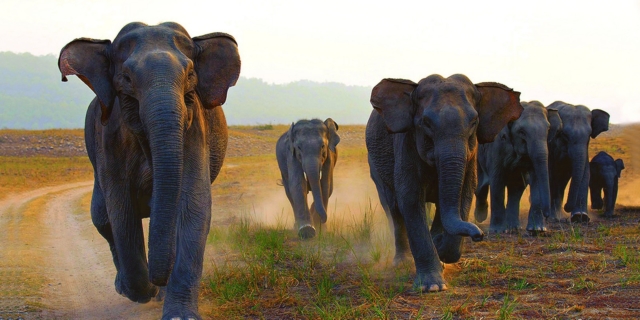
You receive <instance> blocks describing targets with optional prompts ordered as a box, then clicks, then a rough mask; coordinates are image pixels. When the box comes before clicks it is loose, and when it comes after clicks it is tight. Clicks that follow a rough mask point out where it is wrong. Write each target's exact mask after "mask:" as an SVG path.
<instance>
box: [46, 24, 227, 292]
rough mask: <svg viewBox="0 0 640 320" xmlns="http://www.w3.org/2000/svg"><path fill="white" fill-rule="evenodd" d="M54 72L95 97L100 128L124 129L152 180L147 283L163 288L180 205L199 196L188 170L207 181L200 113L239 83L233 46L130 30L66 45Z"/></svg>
mask: <svg viewBox="0 0 640 320" xmlns="http://www.w3.org/2000/svg"><path fill="white" fill-rule="evenodd" d="M58 65H59V68H60V71H61V72H62V79H63V81H66V77H67V76H69V75H76V76H78V77H79V78H80V79H81V80H82V81H83V82H84V83H85V84H87V86H89V87H90V88H91V89H92V90H93V91H94V92H95V94H96V96H97V100H98V101H99V103H100V107H101V113H100V114H101V115H100V118H101V121H102V123H103V125H106V126H107V128H109V127H112V128H116V127H118V126H119V124H120V123H121V124H122V125H124V126H126V128H127V129H128V130H130V132H132V133H133V134H134V135H135V137H136V139H137V140H138V144H139V145H140V147H141V149H142V150H143V151H144V156H145V157H146V160H147V162H148V164H149V167H150V170H151V175H152V179H153V186H152V189H153V190H152V198H151V201H150V203H149V206H150V209H151V213H150V218H151V221H150V227H149V229H150V230H149V278H150V280H151V282H153V283H154V284H156V285H166V284H167V281H168V278H169V275H170V274H171V271H172V268H173V264H174V261H175V258H176V241H177V239H176V232H177V231H176V230H181V229H180V226H178V225H177V223H176V221H177V216H178V215H180V214H184V212H183V211H185V210H188V209H185V206H186V205H185V204H184V203H182V202H184V201H183V199H182V197H183V196H184V194H185V193H192V192H205V191H203V190H195V191H194V190H191V189H190V188H192V186H191V185H192V183H190V181H191V180H190V179H193V175H194V173H193V172H191V171H190V170H192V167H194V166H197V165H196V164H203V165H206V168H200V169H202V170H200V171H202V172H205V174H206V175H207V176H208V175H209V168H208V164H209V160H208V159H209V158H208V157H209V151H208V148H207V143H208V140H207V136H206V135H207V132H208V131H207V130H208V128H207V127H206V126H207V125H208V124H207V123H206V121H204V120H203V119H204V116H203V113H204V112H205V111H204V109H212V108H216V107H219V106H220V105H222V104H223V103H224V102H225V100H226V96H227V90H228V88H229V87H231V86H233V85H234V84H235V83H236V81H237V79H238V77H239V73H240V56H239V53H238V48H237V44H236V41H235V40H234V38H233V37H232V36H230V35H228V34H224V33H211V34H207V35H204V36H199V37H195V38H191V37H190V36H189V34H188V33H187V31H186V30H185V29H184V28H183V27H182V26H180V25H179V24H177V23H172V22H167V23H162V24H160V25H157V26H148V25H146V24H143V23H139V22H136V23H130V24H127V25H126V26H125V27H124V28H123V29H122V30H121V31H120V33H119V34H118V35H117V36H116V38H115V39H114V40H113V42H111V41H109V40H94V39H89V38H79V39H76V40H74V41H72V42H70V43H69V44H67V45H66V46H65V47H64V48H62V51H61V52H60V58H59V61H58ZM115 104H118V105H119V108H120V110H119V115H120V117H119V118H116V119H114V118H113V116H111V115H112V111H113V110H114V105H115ZM203 108H204V109H203ZM194 119H195V120H194ZM112 121H114V122H115V123H114V124H113V125H112V126H109V124H110V123H111V122H112ZM113 138H114V139H118V138H119V137H118V136H117V135H113ZM204 149H206V151H203V150H204ZM185 163H190V164H192V165H190V166H185V165H184V164H185ZM209 185H210V181H209ZM206 192H208V193H210V189H207V190H206ZM209 206H210V205H209ZM209 210H210V209H209ZM208 223H209V222H208V221H207V222H206V224H207V230H208ZM180 232H181V233H183V232H189V231H185V230H182V231H180Z"/></svg>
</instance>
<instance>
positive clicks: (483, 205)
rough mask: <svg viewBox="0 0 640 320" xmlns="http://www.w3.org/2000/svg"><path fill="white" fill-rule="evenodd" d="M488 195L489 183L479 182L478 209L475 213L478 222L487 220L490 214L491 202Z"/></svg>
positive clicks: (477, 192) (477, 193) (477, 191)
mask: <svg viewBox="0 0 640 320" xmlns="http://www.w3.org/2000/svg"><path fill="white" fill-rule="evenodd" d="M481 181H482V180H481ZM488 196H489V184H478V188H477V189H476V209H475V210H474V213H473V214H474V217H475V219H476V222H483V221H485V220H486V219H487V216H488V215H489V203H488V201H487V197H488Z"/></svg>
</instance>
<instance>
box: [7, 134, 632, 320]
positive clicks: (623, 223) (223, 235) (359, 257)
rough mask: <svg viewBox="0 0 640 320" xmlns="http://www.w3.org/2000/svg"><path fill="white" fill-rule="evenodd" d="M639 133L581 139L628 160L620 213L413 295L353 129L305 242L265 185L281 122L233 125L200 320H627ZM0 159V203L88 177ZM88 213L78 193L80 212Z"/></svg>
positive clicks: (72, 167) (465, 263)
mask: <svg viewBox="0 0 640 320" xmlns="http://www.w3.org/2000/svg"><path fill="white" fill-rule="evenodd" d="M638 128H640V127H636V129H635V130H636V131H633V132H634V133H629V132H631V131H629V130H627V129H624V128H617V129H616V130H612V131H611V132H607V133H604V134H602V135H601V136H600V137H598V139H595V140H592V142H591V155H592V156H593V155H595V153H596V152H597V151H600V150H605V151H607V152H609V153H610V154H612V156H614V157H616V158H617V157H622V158H623V159H625V163H627V169H626V170H625V171H623V174H622V178H621V190H620V197H619V199H625V200H624V202H623V201H619V203H621V205H619V206H618V213H619V214H621V217H620V218H617V219H613V220H605V219H603V218H600V217H599V216H598V213H596V212H594V213H593V214H592V216H593V217H594V219H593V220H592V222H591V223H589V224H580V225H575V224H569V223H567V222H559V223H555V224H551V225H550V226H549V229H550V232H548V233H546V234H545V235H544V236H539V237H533V236H529V235H527V234H526V233H522V234H500V235H495V234H494V235H489V236H487V237H486V238H485V241H482V242H479V243H472V242H470V241H466V242H465V248H464V253H463V257H462V259H461V261H460V262H458V263H455V264H447V265H446V269H445V279H446V281H447V282H448V284H449V290H448V291H445V292H441V293H436V294H420V293H416V292H414V291H413V290H412V289H411V284H412V281H413V276H414V275H415V269H414V267H413V263H412V262H410V263H407V264H406V265H402V266H400V267H393V266H392V263H391V261H392V258H393V253H394V252H393V245H392V244H393V239H392V235H391V233H390V231H389V227H388V225H387V221H386V217H385V215H384V213H383V212H382V211H381V209H380V206H379V204H378V200H377V194H376V193H375V188H374V186H373V183H372V182H371V179H370V178H369V177H368V166H367V163H366V154H367V153H366V149H365V147H364V140H363V139H364V127H363V126H341V127H340V130H339V133H340V134H341V137H342V142H341V144H340V145H339V146H338V149H339V152H340V154H339V160H338V165H337V166H336V173H335V174H336V177H335V178H336V182H335V183H336V186H335V188H336V189H335V191H334V195H333V196H332V197H331V199H330V205H329V220H328V223H327V225H326V227H325V228H323V230H321V232H320V234H319V236H318V237H317V238H315V239H312V240H310V241H301V240H299V239H298V238H297V236H296V234H295V232H294V231H293V230H292V225H293V215H292V212H291V208H290V205H289V203H288V201H287V200H286V197H285V196H284V190H283V189H282V187H281V186H279V185H278V184H277V182H278V179H280V173H279V171H278V169H277V165H276V161H275V154H274V149H275V141H276V140H277V138H278V137H279V135H280V134H282V133H283V132H285V131H286V129H287V126H271V127H269V126H261V127H232V128H231V130H230V144H229V150H228V155H227V159H226V160H225V166H224V167H223V170H222V171H221V173H220V176H219V177H218V179H217V180H216V182H215V183H214V184H213V188H212V194H213V197H214V198H213V203H214V204H213V218H212V225H211V232H210V234H209V238H208V244H207V251H206V257H205V266H204V275H203V279H202V283H201V297H200V309H201V313H202V315H203V316H204V317H205V318H214V319H218V318H223V317H224V318H232V319H236V318H238V319H240V318H256V319H261V318H264V319H300V318H302V319H359V318H372V319H418V318H442V319H461V318H487V319H510V318H527V319H528V318H544V319H551V318H558V319H564V318H592V319H596V318H607V317H608V318H638V317H640V307H639V306H640V301H639V298H638V297H640V254H639V251H638V248H639V247H640V224H639V223H638V222H639V220H640V208H638V201H637V197H636V196H635V192H636V190H638V189H637V188H638V187H637V183H636V182H635V181H637V180H638V178H639V177H638V176H639V174H638V169H637V168H639V166H638V165H637V161H638V159H639V158H638V157H637V154H638V153H637V152H638V150H637V145H634V144H631V143H630V142H631V141H633V139H635V136H636V134H635V133H636V132H638V131H640V130H638ZM79 132H81V131H79ZM21 134H24V132H23V133H21ZM45 134H46V133H45ZM2 135H3V132H2V131H0V136H2ZM0 161H1V162H0V192H1V193H0V194H5V193H6V192H18V191H22V190H28V189H30V188H34V187H36V186H42V185H54V184H59V183H63V182H70V181H72V180H73V179H75V180H90V179H91V178H92V175H91V174H92V173H91V168H90V164H89V162H88V160H87V159H86V157H85V158H83V157H79V158H73V157H71V158H70V157H66V158H60V157H55V158H52V157H40V156H34V157H17V158H9V157H0ZM1 197H2V196H0V198H1ZM523 198H526V197H523ZM634 201H635V202H634ZM524 202H525V203H523V212H524V211H526V209H528V208H527V207H528V203H526V202H527V201H526V200H524ZM33 205H35V206H40V204H35V203H34V204H33ZM88 206H89V196H88V197H85V198H83V199H82V201H81V203H79V204H78V208H79V209H78V212H80V213H82V212H85V213H86V212H88ZM525 218H526V217H525ZM480 227H481V228H483V229H484V230H485V231H486V230H487V227H488V225H486V223H484V224H480ZM105 245H106V242H105Z"/></svg>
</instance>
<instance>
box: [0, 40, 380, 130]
mask: <svg viewBox="0 0 640 320" xmlns="http://www.w3.org/2000/svg"><path fill="white" fill-rule="evenodd" d="M68 78H69V82H67V83H63V82H62V81H60V79H61V76H60V72H59V71H58V66H57V57H56V56H54V55H46V56H34V55H32V54H29V53H13V52H0V128H9V129H33V130H36V129H51V128H82V127H84V117H85V113H86V109H87V106H88V105H89V102H91V100H92V99H93V97H94V94H93V92H92V91H91V90H90V89H89V88H88V87H87V86H86V85H85V84H84V83H82V81H80V80H79V79H78V78H77V77H73V76H72V77H68ZM370 93H371V87H365V86H347V85H345V84H341V83H334V82H325V83H319V82H313V81H308V80H300V81H296V82H292V83H288V84H270V83H267V82H265V81H263V80H261V79H256V78H245V77H240V79H239V80H238V83H237V84H236V86H235V87H232V88H231V89H230V90H229V94H228V98H227V102H226V103H225V105H224V110H225V114H226V116H227V122H228V123H229V124H230V125H259V124H286V123H291V122H293V121H296V120H298V119H303V118H307V119H308V118H320V119H323V120H324V119H325V118H328V117H331V118H333V119H334V120H335V121H336V122H337V123H338V124H364V123H366V121H367V119H368V117H369V113H370V112H371V110H372V108H371V105H370V104H369V95H370Z"/></svg>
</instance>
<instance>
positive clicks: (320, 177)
mask: <svg viewBox="0 0 640 320" xmlns="http://www.w3.org/2000/svg"><path fill="white" fill-rule="evenodd" d="M320 180H322V170H320Z"/></svg>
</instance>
